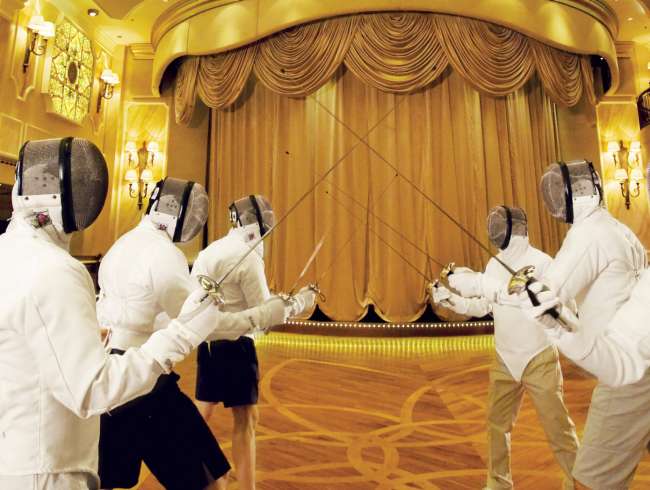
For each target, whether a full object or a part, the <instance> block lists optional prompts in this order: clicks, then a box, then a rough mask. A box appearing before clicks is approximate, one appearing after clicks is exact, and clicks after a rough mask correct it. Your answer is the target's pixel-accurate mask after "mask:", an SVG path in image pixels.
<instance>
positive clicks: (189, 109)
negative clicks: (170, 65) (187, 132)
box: [174, 57, 199, 125]
mask: <svg viewBox="0 0 650 490" xmlns="http://www.w3.org/2000/svg"><path fill="white" fill-rule="evenodd" d="M198 70H199V58H197V57H190V58H186V59H185V60H183V62H182V63H181V66H180V67H179V69H178V73H177V74H176V83H175V85H174V111H175V115H176V122H177V123H179V124H184V125H188V124H189V123H190V121H191V120H192V116H193V115H194V106H195V104H196V77H197V75H198Z"/></svg>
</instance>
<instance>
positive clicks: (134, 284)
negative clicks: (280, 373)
mask: <svg viewBox="0 0 650 490" xmlns="http://www.w3.org/2000/svg"><path fill="white" fill-rule="evenodd" d="M251 255H252V254H251ZM99 285H100V288H101V291H100V298H99V301H98V303H97V311H98V317H99V320H100V323H101V324H102V326H103V327H105V328H108V329H110V338H109V341H108V346H109V347H110V348H116V349H121V350H126V349H128V348H130V347H138V346H140V345H142V344H143V343H144V342H146V341H147V339H148V338H149V337H150V336H151V334H152V333H153V332H154V331H156V330H159V329H161V328H163V327H165V326H166V325H167V323H168V320H169V318H174V317H176V316H177V315H178V312H179V311H180V309H181V306H182V305H183V303H184V301H185V299H186V298H187V296H188V295H189V294H190V292H191V291H194V290H196V289H197V287H198V284H197V283H196V282H195V281H194V280H193V279H192V278H190V273H189V267H188V265H187V259H186V258H185V256H184V255H183V253H182V252H181V251H180V250H179V249H178V247H176V245H174V243H173V242H172V240H171V238H169V235H168V234H167V232H165V231H163V230H159V229H158V228H157V227H156V225H155V224H153V223H152V222H151V221H150V220H149V218H148V217H147V216H145V217H144V218H143V219H142V221H141V222H140V224H138V226H136V227H135V228H134V229H133V230H131V231H129V232H128V233H125V234H124V235H123V236H122V237H121V238H120V239H119V240H118V241H117V242H115V244H114V245H113V246H112V247H111V249H110V250H109V251H108V253H107V254H106V257H104V259H103V260H102V264H101V266H100V268H99ZM268 306H269V303H265V304H263V305H261V306H256V307H255V308H252V309H249V310H246V311H242V310H244V309H245V308H242V310H238V311H240V312H237V313H235V312H232V313H229V312H226V311H224V312H223V313H222V314H221V315H220V317H219V329H218V332H215V334H214V336H210V337H208V338H215V339H216V338H218V339H227V340H235V339H238V338H239V337H240V336H242V335H245V334H247V333H250V332H252V331H254V330H255V329H258V328H266V327H269V326H273V325H277V324H279V323H283V322H284V320H285V317H282V318H279V317H277V315H275V314H274V312H273V311H272V309H271V308H267V307H268ZM161 318H162V319H164V320H163V321H161ZM215 327H216V325H215ZM163 330H164V329H163Z"/></svg>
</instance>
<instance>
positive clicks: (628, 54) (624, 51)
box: [616, 41, 634, 58]
mask: <svg viewBox="0 0 650 490" xmlns="http://www.w3.org/2000/svg"><path fill="white" fill-rule="evenodd" d="M616 56H617V57H619V58H633V57H634V43H633V42H631V41H617V42H616Z"/></svg>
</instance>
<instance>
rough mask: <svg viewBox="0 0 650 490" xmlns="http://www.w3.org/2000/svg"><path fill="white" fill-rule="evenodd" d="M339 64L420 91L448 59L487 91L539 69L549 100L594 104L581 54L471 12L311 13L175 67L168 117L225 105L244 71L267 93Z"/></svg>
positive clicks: (322, 76)
mask: <svg viewBox="0 0 650 490" xmlns="http://www.w3.org/2000/svg"><path fill="white" fill-rule="evenodd" d="M341 64H344V65H345V66H346V67H347V68H348V69H349V70H350V71H351V72H352V73H353V74H354V75H355V76H356V77H358V78H359V79H361V80H363V81H364V82H365V83H366V84H368V85H370V86H372V87H375V88H377V89H380V90H383V91H386V92H392V93H409V92H414V91H417V90H420V89H422V88H424V87H425V86H427V85H428V84H430V83H431V82H433V81H434V80H435V79H436V78H438V77H439V76H440V75H441V74H442V73H443V72H444V70H445V69H446V68H447V67H448V66H450V67H451V68H452V69H453V70H454V71H455V72H457V73H458V74H460V75H461V76H462V77H463V78H464V79H465V80H466V81H467V82H468V83H470V84H471V85H472V86H474V87H475V88H476V89H477V90H479V91H481V92H483V93H486V94H489V95H492V96H504V95H507V94H510V93H512V92H514V91H516V90H518V89H519V88H521V87H522V86H523V85H524V84H525V83H526V82H527V81H528V80H529V79H530V78H531V76H532V75H533V74H534V73H537V76H538V77H539V79H540V81H541V83H542V86H543V87H544V90H545V92H546V93H547V95H548V96H549V97H550V98H551V99H552V100H553V101H554V102H556V103H559V104H562V105H567V106H572V105H575V104H576V103H578V101H579V100H580V99H581V97H582V96H583V95H586V97H587V98H588V100H589V101H590V102H592V103H595V95H594V89H593V78H592V72H591V64H590V61H589V57H588V56H584V55H577V54H572V53H568V52H566V51H562V50H559V49H556V48H553V47H551V46H548V45H545V44H543V43H540V42H538V41H536V40H534V39H531V38H529V37H527V36H524V35H523V34H520V33H518V32H516V31H513V30H512V29H508V28H506V27H502V26H498V25H495V24H492V23H489V22H484V21H479V20H475V19H470V18H465V17H458V16H451V15H440V14H429V13H381V14H379V13H378V14H363V15H352V16H345V17H337V18H332V19H327V20H324V21H319V22H313V23H311V24H305V25H301V26H298V27H294V28H291V29H288V30H286V31H283V32H281V33H279V34H276V35H273V36H270V37H268V38H266V39H263V40H261V41H259V42H256V43H253V44H250V45H248V46H244V47H242V48H239V49H235V50H232V51H228V52H225V53H220V54H217V55H208V56H197V57H194V56H192V57H186V58H185V59H184V60H183V61H182V63H181V66H180V68H179V71H178V73H177V75H176V84H175V94H174V98H175V110H176V120H177V122H179V123H183V124H188V123H189V121H190V120H191V118H192V114H193V110H194V105H195V102H196V97H197V96H198V97H200V98H201V100H202V101H203V102H204V103H205V104H206V105H207V106H209V107H211V108H214V109H224V108H226V107H228V106H229V105H231V104H233V103H234V102H235V101H236V100H237V98H238V97H239V96H240V95H241V93H242V91H243V90H244V87H245V85H246V82H247V81H248V79H249V77H250V76H251V75H252V74H254V75H255V77H256V78H257V79H258V80H259V81H260V82H261V83H262V84H263V85H264V86H265V87H266V88H268V89H270V90H272V91H273V92H275V93H278V94H282V95H287V96H294V97H301V96H306V95H309V94H311V93H313V92H315V91H316V90H318V89H319V88H320V87H321V86H323V85H324V84H325V83H326V82H327V81H328V80H330V79H331V78H332V76H333V75H334V73H335V72H336V70H337V69H338V68H339V66H340V65H341Z"/></svg>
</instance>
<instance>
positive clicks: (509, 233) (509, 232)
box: [500, 206, 512, 250]
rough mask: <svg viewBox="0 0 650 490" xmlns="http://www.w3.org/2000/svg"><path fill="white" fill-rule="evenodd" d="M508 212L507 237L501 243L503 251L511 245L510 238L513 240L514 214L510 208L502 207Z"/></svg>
mask: <svg viewBox="0 0 650 490" xmlns="http://www.w3.org/2000/svg"><path fill="white" fill-rule="evenodd" d="M501 207H502V208H503V210H504V211H505V212H506V225H507V226H506V236H505V238H504V239H503V243H501V247H500V248H501V250H505V249H506V248H508V245H510V238H512V212H511V211H510V208H509V207H508V206H501Z"/></svg>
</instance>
